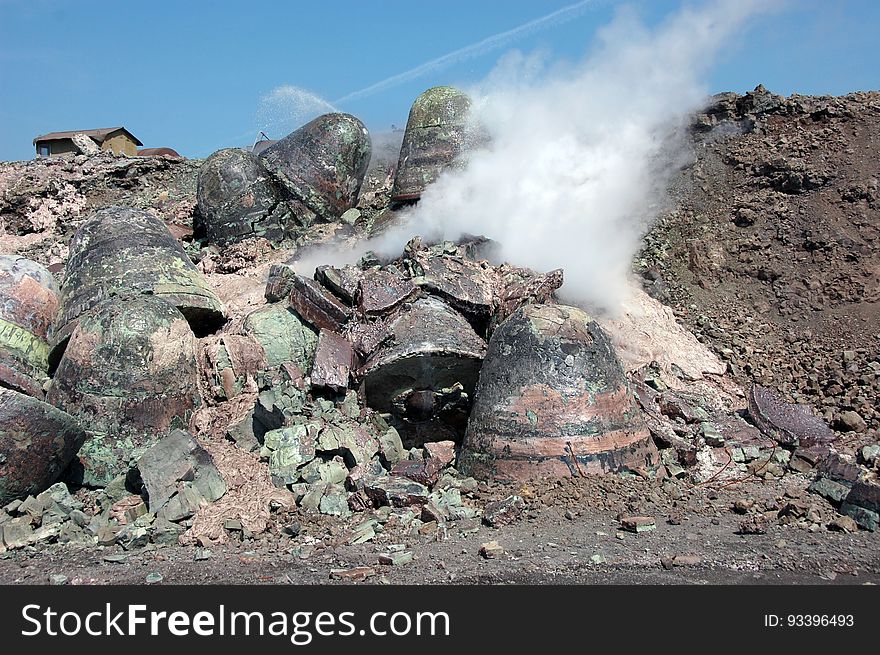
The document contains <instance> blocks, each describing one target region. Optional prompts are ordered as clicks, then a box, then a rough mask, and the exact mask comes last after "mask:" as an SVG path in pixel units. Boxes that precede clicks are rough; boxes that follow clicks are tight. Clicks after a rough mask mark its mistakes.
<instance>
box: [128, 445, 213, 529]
mask: <svg viewBox="0 0 880 655" xmlns="http://www.w3.org/2000/svg"><path fill="white" fill-rule="evenodd" d="M138 470H139V471H140V474H141V479H142V480H143V482H144V486H145V487H146V489H147V494H148V495H149V500H150V512H152V513H154V514H157V513H159V512H160V511H162V512H163V513H164V516H165V518H167V519H169V520H172V521H174V520H180V518H189V517H190V516H192V514H194V513H195V511H196V510H198V507H199V506H200V505H201V504H202V502H206V503H211V502H214V501H215V500H219V499H220V498H221V497H222V496H223V494H225V493H226V483H225V482H224V481H223V478H222V477H221V476H220V472H219V471H218V470H217V467H215V466H214V460H213V458H212V457H211V455H210V454H209V453H208V451H206V450H205V449H204V448H202V447H201V446H200V445H199V444H198V442H197V441H196V440H195V439H194V438H193V437H192V435H190V434H189V433H188V432H184V431H183V430H174V431H173V432H172V433H171V434H169V435H168V436H166V437H163V438H162V439H160V440H159V442H158V443H157V444H156V445H154V446H153V447H151V448H150V449H149V450H147V451H146V452H145V453H144V454H143V455H142V456H141V458H140V459H139V460H138ZM181 495H185V497H183V498H178V497H179V496H181ZM175 499H177V500H176V501H175ZM190 509H192V510H193V511H192V512H190V511H189V510H190ZM172 516H175V517H179V518H171V517H172Z"/></svg>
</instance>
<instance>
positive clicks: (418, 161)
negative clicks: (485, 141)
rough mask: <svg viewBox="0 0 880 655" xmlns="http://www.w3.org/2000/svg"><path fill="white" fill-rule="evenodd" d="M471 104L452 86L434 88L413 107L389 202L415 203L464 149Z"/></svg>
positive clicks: (417, 99)
mask: <svg viewBox="0 0 880 655" xmlns="http://www.w3.org/2000/svg"><path fill="white" fill-rule="evenodd" d="M470 106H471V101H470V98H468V96H467V95H465V94H464V93H463V92H461V91H459V90H458V89H456V88H454V87H451V86H435V87H432V88H430V89H428V90H427V91H425V92H424V93H422V94H421V95H420V96H419V97H418V98H416V100H415V102H414V103H413V105H412V108H411V109H410V112H409V118H408V119H407V121H406V132H404V135H403V143H402V144H401V147H400V159H399V160H398V163H397V174H396V175H395V177H394V186H393V187H392V189H391V200H392V201H393V202H401V201H405V200H417V199H418V198H420V197H421V195H422V192H423V191H424V190H425V187H427V186H428V185H429V184H431V183H432V182H434V180H436V179H437V177H438V176H439V175H440V173H441V172H442V171H443V170H445V169H446V168H447V167H449V166H450V165H452V164H453V162H454V161H455V159H456V157H458V156H459V155H460V154H461V153H462V151H463V150H464V149H465V146H466V140H467V115H468V111H469V110H470Z"/></svg>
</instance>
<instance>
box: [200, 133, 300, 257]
mask: <svg viewBox="0 0 880 655" xmlns="http://www.w3.org/2000/svg"><path fill="white" fill-rule="evenodd" d="M279 200H280V195H279V191H278V187H277V185H276V184H275V182H274V181H273V180H272V177H271V176H270V175H269V171H267V170H266V169H265V168H264V167H263V164H261V163H260V160H259V159H257V156H256V155H254V154H252V153H250V152H247V151H246V150H240V149H236V148H227V149H225V150H218V151H217V152H215V153H214V154H213V155H211V156H210V157H208V159H207V160H205V163H204V164H203V165H202V167H201V168H200V169H199V179H198V206H199V212H200V213H201V215H202V220H203V221H204V224H205V229H206V231H207V233H208V241H210V242H211V243H215V244H218V245H228V244H231V243H238V242H240V241H243V240H245V239H248V238H252V237H265V238H266V239H269V240H270V241H273V242H278V241H281V240H282V239H283V238H284V236H285V223H286V221H287V218H288V213H287V211H286V210H285V209H284V208H283V206H281V205H279Z"/></svg>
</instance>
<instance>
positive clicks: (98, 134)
mask: <svg viewBox="0 0 880 655" xmlns="http://www.w3.org/2000/svg"><path fill="white" fill-rule="evenodd" d="M119 130H122V131H123V132H125V133H126V134H127V135H128V136H130V137H131V140H132V141H134V142H135V144H136V145H139V146H142V145H144V144H143V143H141V142H140V139H138V138H137V137H136V136H135V135H134V134H132V133H131V132H129V131H128V130H126V129H125V128H124V127H121V126H120V127H101V128H98V129H96V130H71V131H69V132H49V133H48V134H43V135H41V136H38V137H37V138H35V139H34V145H36V144H37V143H38V142H40V141H57V140H59V139H69V138H71V137H72V136H73V135H74V134H85V135H86V136H87V137H90V138H91V139H92V140H94V141H96V142H97V143H99V144H100V143H104V140H105V139H106V138H107V137H108V136H109V135H111V134H113V132H117V131H119Z"/></svg>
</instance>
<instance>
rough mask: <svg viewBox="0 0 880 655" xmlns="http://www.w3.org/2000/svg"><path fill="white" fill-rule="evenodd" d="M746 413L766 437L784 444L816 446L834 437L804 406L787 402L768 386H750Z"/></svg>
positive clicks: (828, 441)
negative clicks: (747, 411)
mask: <svg viewBox="0 0 880 655" xmlns="http://www.w3.org/2000/svg"><path fill="white" fill-rule="evenodd" d="M749 415H750V416H751V417H752V420H754V422H755V424H756V425H757V426H758V427H759V428H761V430H762V431H763V432H764V433H765V434H767V435H768V436H769V437H771V438H772V439H774V440H775V441H776V442H778V443H779V444H781V445H783V446H805V447H810V446H815V445H818V444H827V443H830V442H832V441H834V439H835V435H834V432H833V431H832V430H831V429H830V428H829V427H828V426H827V425H826V424H825V422H824V421H823V420H822V419H820V418H819V417H817V416H815V415H814V414H813V412H812V411H811V410H810V408H809V407H808V406H806V405H795V404H792V403H787V402H785V401H784V400H782V398H780V397H779V395H778V394H777V393H776V392H774V391H773V390H771V389H767V388H766V387H761V386H758V385H752V387H751V389H750V390H749Z"/></svg>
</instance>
